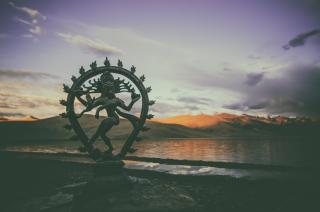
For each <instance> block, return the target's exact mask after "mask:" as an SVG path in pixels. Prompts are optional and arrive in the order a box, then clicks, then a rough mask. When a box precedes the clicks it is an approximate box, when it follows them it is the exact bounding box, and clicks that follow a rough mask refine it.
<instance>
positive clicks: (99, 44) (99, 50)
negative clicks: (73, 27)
mask: <svg viewBox="0 0 320 212" xmlns="http://www.w3.org/2000/svg"><path fill="white" fill-rule="evenodd" d="M57 35H58V36H60V37H61V38H63V39H64V40H65V41H66V42H68V43H71V44H73V45H76V46H78V47H80V48H82V49H83V50H85V51H88V52H91V53H94V54H96V55H99V56H111V55H122V54H123V51H122V50H120V49H118V48H116V47H114V46H111V45H109V44H107V43H105V42H103V41H101V40H98V39H94V40H93V39H90V38H87V37H84V36H82V35H71V34H66V33H57Z"/></svg>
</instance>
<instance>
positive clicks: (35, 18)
mask: <svg viewBox="0 0 320 212" xmlns="http://www.w3.org/2000/svg"><path fill="white" fill-rule="evenodd" d="M9 5H10V6H12V7H13V8H15V9H16V10H18V11H20V12H23V13H25V14H27V15H28V16H29V17H30V18H31V19H32V21H33V22H36V23H37V22H38V21H39V20H43V21H44V20H46V19H47V17H46V16H44V15H42V14H41V13H40V12H39V11H38V10H35V9H33V8H30V7H18V6H16V5H15V4H14V3H13V2H9Z"/></svg>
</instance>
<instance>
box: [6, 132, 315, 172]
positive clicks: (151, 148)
mask: <svg viewBox="0 0 320 212" xmlns="http://www.w3.org/2000/svg"><path fill="white" fill-rule="evenodd" d="M113 143H114V146H115V147H116V148H118V149H119V146H120V145H121V143H122V142H119V141H118V142H117V141H114V142H113ZM318 143H319V142H317V141H314V140H312V139H302V138H300V139H298V138H243V139H240V138H232V139H231V138H221V139H170V140H161V141H142V142H136V143H135V144H134V147H135V148H137V149H138V151H136V152H135V153H134V154H131V155H135V156H143V157H156V158H171V159H186V160H204V161H221V162H237V163H251V164H268V165H289V166H317V162H318V161H320V156H319V154H318V151H319V148H318V147H319V144H318ZM78 146H80V144H78V143H75V142H68V143H66V142H57V143H50V144H45V145H33V146H15V147H7V150H16V151H28V152H30V151H31V152H32V151H37V152H70V153H76V152H77V147H78Z"/></svg>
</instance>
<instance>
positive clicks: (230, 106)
mask: <svg viewBox="0 0 320 212" xmlns="http://www.w3.org/2000/svg"><path fill="white" fill-rule="evenodd" d="M222 107H223V108H225V109H229V110H240V111H244V110H247V108H246V107H245V106H244V105H243V104H242V103H232V104H226V105H223V106H222Z"/></svg>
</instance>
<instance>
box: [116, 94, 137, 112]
mask: <svg viewBox="0 0 320 212" xmlns="http://www.w3.org/2000/svg"><path fill="white" fill-rule="evenodd" d="M139 99H140V95H138V96H137V97H135V98H133V99H132V100H131V102H130V103H129V105H126V104H125V103H124V101H122V100H121V99H119V102H120V103H119V107H120V108H122V109H124V110H126V111H130V110H131V109H132V106H133V105H134V103H136V102H137V101H138V100H139Z"/></svg>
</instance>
